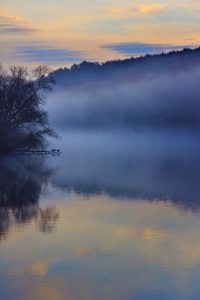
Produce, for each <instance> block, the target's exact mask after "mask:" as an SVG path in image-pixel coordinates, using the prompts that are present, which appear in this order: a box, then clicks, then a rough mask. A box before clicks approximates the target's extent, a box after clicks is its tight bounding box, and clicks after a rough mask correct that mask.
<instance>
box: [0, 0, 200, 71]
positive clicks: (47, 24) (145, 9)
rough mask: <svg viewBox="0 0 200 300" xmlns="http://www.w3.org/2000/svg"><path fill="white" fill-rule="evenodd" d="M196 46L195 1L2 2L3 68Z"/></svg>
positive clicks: (199, 28)
mask: <svg viewBox="0 0 200 300" xmlns="http://www.w3.org/2000/svg"><path fill="white" fill-rule="evenodd" d="M199 44H200V1H199V0H173V1H172V0H158V1H155V0H142V1H137V0H123V1H122V0H115V1H114V0H95V1H94V0H93V1H92V0H68V1H65V0H57V1H55V0H54V1H53V0H42V1H39V0H35V1H31V0H0V62H1V63H2V64H3V66H4V67H6V68H7V67H8V66H10V65H13V64H15V65H26V66H28V67H34V66H37V65H38V64H45V65H49V66H50V67H52V68H54V69H57V68H59V67H65V66H66V67H70V66H71V65H73V64H74V63H80V62H81V61H83V60H87V61H98V62H104V61H106V60H112V59H122V58H125V57H130V56H140V55H144V54H147V53H160V52H162V51H165V52H166V51H169V50H172V49H175V50H178V49H182V48H183V47H196V46H198V45H199Z"/></svg>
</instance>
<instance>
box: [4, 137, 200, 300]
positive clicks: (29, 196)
mask: <svg viewBox="0 0 200 300" xmlns="http://www.w3.org/2000/svg"><path fill="white" fill-rule="evenodd" d="M61 135H62V134H61ZM55 148H61V150H60V151H61V153H60V154H59V155H57V154H55V155H30V154H29V155H28V154H27V155H19V154H18V155H12V156H10V157H4V158H2V159H1V160H0V168H1V172H0V266H1V268H0V299H3V300H7V299H17V300H18V299H19V300H23V299H26V300H27V299H30V300H32V299H34V300H35V299H48V300H49V299H56V300H57V299H58V300H60V299H81V300H90V299H95V300H100V299H104V300H105V299H109V300H112V299H113V300H114V299H119V300H125V299H127V300H132V299H134V300H144V299H145V300H146V299H148V300H152V299H154V300H160V299H167V300H169V299H176V300H189V299H191V300H197V299H199V294H200V284H199V282H200V234H199V231H200V218H199V215H200V185H199V181H200V151H199V150H200V139H199V136H198V134H194V133H191V132H190V133H188V132H181V133H179V134H177V133H176V134H175V133H172V132H168V133H166V132H165V133H164V134H163V133H158V132H157V133H155V132H150V131H149V132H146V133H145V134H144V133H141V132H132V131H126V132H120V131H116V132H112V131H110V132H109V131H108V132H106V133H105V132H103V131H96V132H95V131H90V132H69V133H68V134H67V135H66V136H65V135H64V138H63V139H62V140H61V141H58V142H57V144H56V145H55Z"/></svg>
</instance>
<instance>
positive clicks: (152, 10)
mask: <svg viewBox="0 0 200 300" xmlns="http://www.w3.org/2000/svg"><path fill="white" fill-rule="evenodd" d="M163 8H164V5H163V4H156V3H155V4H151V5H140V6H139V7H138V8H137V11H138V12H139V13H141V14H153V15H157V14H158V13H160V12H161V11H162V10H163Z"/></svg>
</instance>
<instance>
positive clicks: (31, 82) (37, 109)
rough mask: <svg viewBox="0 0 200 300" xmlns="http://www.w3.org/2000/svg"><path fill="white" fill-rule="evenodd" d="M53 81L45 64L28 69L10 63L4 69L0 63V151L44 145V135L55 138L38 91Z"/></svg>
mask: <svg viewBox="0 0 200 300" xmlns="http://www.w3.org/2000/svg"><path fill="white" fill-rule="evenodd" d="M54 83H55V82H54V79H53V78H52V77H51V76H50V69H49V68H48V67H47V66H39V67H37V68H36V69H34V70H33V71H32V72H28V70H27V68H25V67H22V66H18V67H17V66H12V67H10V72H6V71H5V70H4V69H3V68H2V66H1V65H0V154H2V153H8V152H11V151H15V150H20V151H30V150H41V149H45V148H46V147H47V146H48V145H49V142H48V140H47V138H48V137H54V138H58V135H57V134H56V133H55V132H54V130H53V129H51V128H49V127H48V114H47V112H46V111H45V110H44V108H43V107H44V104H45V99H46V97H45V95H44V93H43V94H42V92H47V91H51V90H52V84H54Z"/></svg>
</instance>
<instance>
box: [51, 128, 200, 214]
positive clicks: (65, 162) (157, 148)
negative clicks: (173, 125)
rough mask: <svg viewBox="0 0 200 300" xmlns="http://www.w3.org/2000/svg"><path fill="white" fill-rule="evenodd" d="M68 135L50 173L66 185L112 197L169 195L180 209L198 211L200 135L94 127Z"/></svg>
mask: <svg viewBox="0 0 200 300" xmlns="http://www.w3.org/2000/svg"><path fill="white" fill-rule="evenodd" d="M67 140H68V142H67V141H66V143H67V146H66V148H65V149H64V153H63V154H62V156H61V157H60V158H58V159H57V163H58V165H59V166H60V169H59V171H58V172H57V173H56V174H55V176H53V177H52V182H53V184H54V185H56V186H57V187H58V188H60V189H62V190H63V191H65V192H72V191H74V192H75V193H76V194H77V195H85V196H88V197H91V196H92V195H94V194H95V195H96V194H99V195H101V194H107V195H109V196H112V198H113V200H117V199H118V200H122V199H123V198H124V197H125V198H126V199H129V200H131V199H133V198H137V199H148V200H149V201H155V200H156V201H158V200H160V201H168V200H170V201H172V202H173V203H174V205H176V206H177V207H179V208H180V209H182V210H186V211H187V210H191V211H193V212H199V210H200V185H199V178H200V143H199V140H200V139H199V137H198V136H192V135H191V136H190V135H189V134H186V135H185V134H180V135H175V136H173V134H172V136H170V135H169V136H168V135H167V134H165V135H163V136H161V135H156V133H155V134H154V135H151V134H149V135H144V134H143V135H140V133H138V134H136V133H129V134H126V135H125V134H123V135H120V134H118V135H114V134H113V133H110V134H101V133H100V134H98V136H95V134H93V133H90V134H82V135H81V134H74V135H73V137H70V136H69V138H68V139H67Z"/></svg>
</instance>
